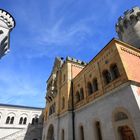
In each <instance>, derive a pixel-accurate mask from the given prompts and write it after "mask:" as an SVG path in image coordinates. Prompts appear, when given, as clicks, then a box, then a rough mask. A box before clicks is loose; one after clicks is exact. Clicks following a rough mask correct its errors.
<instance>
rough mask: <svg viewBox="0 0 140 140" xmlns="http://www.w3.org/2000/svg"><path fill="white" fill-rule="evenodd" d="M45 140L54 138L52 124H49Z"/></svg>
mask: <svg viewBox="0 0 140 140" xmlns="http://www.w3.org/2000/svg"><path fill="white" fill-rule="evenodd" d="M46 140H54V127H53V125H52V124H51V125H50V126H49V129H48V133H47V139H46Z"/></svg>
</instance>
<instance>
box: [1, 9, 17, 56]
mask: <svg viewBox="0 0 140 140" xmlns="http://www.w3.org/2000/svg"><path fill="white" fill-rule="evenodd" d="M14 27H15V20H14V18H13V17H12V16H11V14H9V13H8V12H7V11H5V10H2V9H0V58H1V57H2V56H4V55H5V54H7V53H8V52H9V50H10V49H9V42H10V32H11V31H12V29H13V28H14Z"/></svg>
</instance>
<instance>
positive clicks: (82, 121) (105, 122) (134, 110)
mask: <svg viewBox="0 0 140 140" xmlns="http://www.w3.org/2000/svg"><path fill="white" fill-rule="evenodd" d="M134 94H135V93H133V91H132V88H131V86H125V87H123V88H121V89H118V90H117V91H115V92H114V93H111V94H109V95H105V96H106V97H105V96H103V97H101V98H100V99H98V100H96V101H94V102H93V103H91V104H90V105H87V106H86V107H83V108H82V109H80V110H77V111H75V130H76V140H80V137H79V135H80V134H79V126H80V125H82V126H83V127H84V136H85V139H86V140H96V133H95V128H94V123H95V121H100V123H101V131H102V137H103V140H115V139H116V140H118V138H116V132H115V130H114V125H115V124H114V123H113V122H114V121H113V112H114V111H115V109H117V108H124V109H125V110H127V111H128V112H129V114H130V116H131V120H132V122H130V124H132V126H133V128H132V129H133V131H134V133H135V137H136V139H137V140H140V133H139V132H140V110H139V108H138V105H137V102H136V100H135V97H134Z"/></svg>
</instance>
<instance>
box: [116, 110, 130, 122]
mask: <svg viewBox="0 0 140 140" xmlns="http://www.w3.org/2000/svg"><path fill="white" fill-rule="evenodd" d="M126 119H128V116H127V115H126V114H125V113H123V112H117V113H116V114H115V121H122V120H126Z"/></svg>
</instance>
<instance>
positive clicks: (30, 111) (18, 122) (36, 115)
mask: <svg viewBox="0 0 140 140" xmlns="http://www.w3.org/2000/svg"><path fill="white" fill-rule="evenodd" d="M42 110H43V109H42V108H35V107H26V106H15V105H5V104H0V132H1V133H0V140H33V139H36V140H41V135H42V119H43V118H41V114H42Z"/></svg>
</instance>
